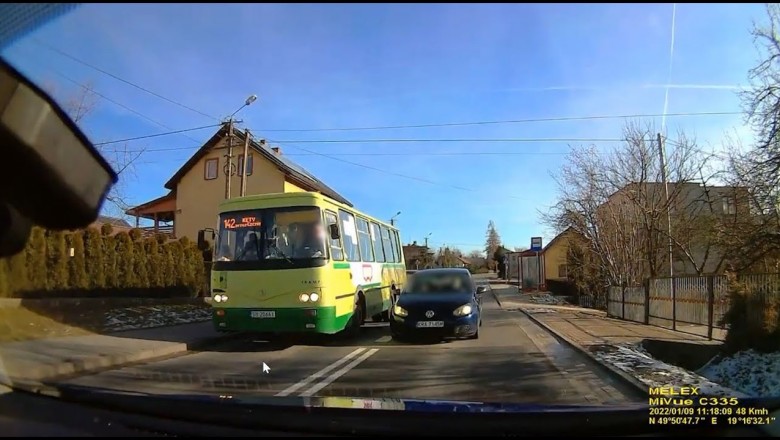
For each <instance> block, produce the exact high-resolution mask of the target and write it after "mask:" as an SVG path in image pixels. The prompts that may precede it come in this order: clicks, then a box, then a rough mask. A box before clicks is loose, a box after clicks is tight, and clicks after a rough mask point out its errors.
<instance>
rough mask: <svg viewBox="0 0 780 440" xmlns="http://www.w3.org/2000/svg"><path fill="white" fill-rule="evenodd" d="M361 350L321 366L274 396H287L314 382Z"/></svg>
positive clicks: (360, 349)
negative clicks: (321, 367)
mask: <svg viewBox="0 0 780 440" xmlns="http://www.w3.org/2000/svg"><path fill="white" fill-rule="evenodd" d="M363 350H365V348H358V349H357V350H355V351H353V352H352V353H350V354H348V355H346V356H344V357H343V358H341V359H339V360H337V361H336V362H334V363H332V364H330V365H328V366H327V367H325V368H323V369H322V370H320V371H318V372H316V373H314V374H312V375H311V376H309V377H307V378H306V379H303V380H301V381H300V382H298V383H294V384H292V385H290V386H289V387H287V388H286V389H284V390H283V391H280V392H278V393H276V397H284V396H289V395H290V394H292V393H294V392H296V391H298V390H299V389H301V388H303V387H305V386H306V385H308V384H310V383H312V382H314V381H315V380H317V379H319V378H320V377H322V376H324V375H326V374H328V373H330V371H331V370H334V369H336V368H338V367H340V366H341V365H342V364H344V363H346V362H347V361H349V360H350V359H352V358H353V357H355V356H357V355H358V354H360V353H361V352H362V351H363Z"/></svg>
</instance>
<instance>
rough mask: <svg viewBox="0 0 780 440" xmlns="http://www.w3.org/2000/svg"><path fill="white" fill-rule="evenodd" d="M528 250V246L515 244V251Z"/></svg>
mask: <svg viewBox="0 0 780 440" xmlns="http://www.w3.org/2000/svg"><path fill="white" fill-rule="evenodd" d="M526 250H528V248H527V247H525V246H515V247H514V251H515V252H523V251H526Z"/></svg>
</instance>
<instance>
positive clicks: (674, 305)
mask: <svg viewBox="0 0 780 440" xmlns="http://www.w3.org/2000/svg"><path fill="white" fill-rule="evenodd" d="M669 281H670V282H671V283H672V330H677V283H676V282H675V281H676V280H675V278H674V277H671V278H669Z"/></svg>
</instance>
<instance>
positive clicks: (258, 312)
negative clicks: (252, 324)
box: [251, 310, 276, 319]
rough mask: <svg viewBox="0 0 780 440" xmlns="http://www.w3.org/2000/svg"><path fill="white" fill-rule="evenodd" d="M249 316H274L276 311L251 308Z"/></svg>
mask: <svg viewBox="0 0 780 440" xmlns="http://www.w3.org/2000/svg"><path fill="white" fill-rule="evenodd" d="M251 316H252V317H253V318H260V319H263V318H276V312H275V311H273V310H252V313H251Z"/></svg>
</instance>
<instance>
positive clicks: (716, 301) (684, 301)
mask: <svg viewBox="0 0 780 440" xmlns="http://www.w3.org/2000/svg"><path fill="white" fill-rule="evenodd" d="M739 282H740V283H744V284H745V285H746V287H747V288H748V289H750V290H751V291H753V292H754V293H756V294H759V295H763V296H767V297H769V296H775V297H777V296H780V274H756V275H743V276H740V277H739ZM728 308H729V296H728V283H727V279H726V277H725V276H700V277H699V276H691V277H675V278H655V279H650V280H648V281H647V282H646V284H645V285H644V286H633V287H619V286H613V287H610V288H609V292H608V294H607V313H608V314H609V316H613V317H617V318H622V319H627V320H630V321H636V322H642V323H644V324H649V325H656V326H659V327H666V328H671V329H673V330H677V331H681V332H686V333H692V334H696V335H700V336H706V337H708V338H709V339H718V340H724V339H725V337H726V331H727V330H728V329H727V327H726V326H725V325H723V324H721V323H720V322H721V319H722V318H723V315H724V314H725V313H726V311H727V310H728ZM751 313H754V314H756V319H760V313H761V311H760V310H752V311H751Z"/></svg>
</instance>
